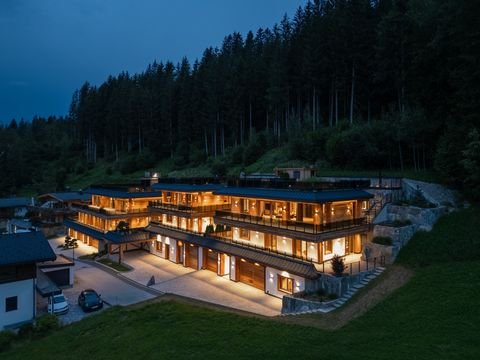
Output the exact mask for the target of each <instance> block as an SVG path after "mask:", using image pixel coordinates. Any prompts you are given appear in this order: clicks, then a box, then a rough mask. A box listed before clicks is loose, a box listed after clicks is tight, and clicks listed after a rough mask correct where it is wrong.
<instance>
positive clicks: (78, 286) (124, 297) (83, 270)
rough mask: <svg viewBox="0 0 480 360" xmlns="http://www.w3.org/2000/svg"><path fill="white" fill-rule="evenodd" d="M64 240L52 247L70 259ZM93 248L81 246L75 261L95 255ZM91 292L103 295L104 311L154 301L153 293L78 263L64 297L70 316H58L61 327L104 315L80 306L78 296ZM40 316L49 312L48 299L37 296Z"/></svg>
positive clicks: (56, 241)
mask: <svg viewBox="0 0 480 360" xmlns="http://www.w3.org/2000/svg"><path fill="white" fill-rule="evenodd" d="M63 239H64V237H60V238H54V239H51V240H50V245H51V246H52V248H53V249H54V251H55V252H56V253H61V254H64V255H65V256H69V257H71V253H72V250H63V249H61V248H58V247H57V245H58V244H61V243H63ZM92 249H93V248H91V247H90V246H87V245H84V244H80V246H79V248H77V249H75V258H77V255H78V256H81V255H84V254H90V253H92V252H93V250H92ZM87 288H92V289H95V290H96V291H97V292H98V293H99V294H101V295H102V299H103V300H104V301H105V305H104V307H103V309H106V308H108V307H109V306H114V305H131V304H135V303H138V302H141V301H145V300H148V299H152V298H154V297H155V295H153V294H152V293H151V292H148V291H145V290H143V289H141V287H139V286H134V285H132V284H130V283H128V282H127V281H125V280H123V279H122V278H119V277H117V276H115V275H113V274H112V273H111V272H108V271H105V270H103V269H102V268H99V267H97V266H93V265H91V264H90V263H88V262H83V261H81V260H78V259H76V260H75V277H74V285H73V287H71V288H65V289H63V293H64V294H65V297H66V298H67V300H68V303H69V305H70V309H69V311H68V313H67V314H64V315H59V319H60V321H61V322H62V323H64V324H68V323H71V322H74V321H78V320H81V319H82V318H84V317H85V316H90V315H93V314H97V313H99V312H101V311H102V310H101V311H96V312H92V313H84V312H83V310H82V309H81V308H80V307H79V306H78V304H77V299H78V295H79V294H80V292H81V291H82V290H83V289H87ZM37 305H38V306H37V309H38V313H39V314H41V313H46V312H47V299H46V298H42V297H41V296H40V295H38V296H37Z"/></svg>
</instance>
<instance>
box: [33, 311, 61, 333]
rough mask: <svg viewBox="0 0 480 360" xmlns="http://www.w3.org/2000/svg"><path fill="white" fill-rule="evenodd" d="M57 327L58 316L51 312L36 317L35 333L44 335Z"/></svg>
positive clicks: (58, 325)
mask: <svg viewBox="0 0 480 360" xmlns="http://www.w3.org/2000/svg"><path fill="white" fill-rule="evenodd" d="M59 327H60V323H59V322H58V318H57V317H56V316H55V315H53V314H46V315H42V316H40V317H38V318H37V321H36V323H35V328H34V330H35V333H36V334H40V335H44V334H47V333H49V332H51V331H53V330H56V329H58V328H59Z"/></svg>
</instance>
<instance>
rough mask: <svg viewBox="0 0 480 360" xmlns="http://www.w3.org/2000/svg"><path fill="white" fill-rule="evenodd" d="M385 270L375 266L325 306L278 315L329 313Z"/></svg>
mask: <svg viewBox="0 0 480 360" xmlns="http://www.w3.org/2000/svg"><path fill="white" fill-rule="evenodd" d="M384 271H385V268H384V267H377V268H375V270H373V272H372V273H370V274H368V275H367V276H366V277H365V278H364V279H363V280H362V281H361V282H360V283H359V284H357V285H354V286H352V288H351V289H350V290H349V291H347V292H346V293H345V294H344V295H343V296H342V297H341V298H339V299H337V300H335V301H334V302H332V303H330V304H329V305H327V306H326V307H322V308H320V309H315V310H307V311H300V312H295V313H287V314H281V315H280V316H293V315H305V314H314V313H324V314H325V313H329V312H330V311H333V310H335V309H338V308H339V307H341V306H342V305H344V304H345V303H346V302H347V301H348V300H350V298H351V297H352V296H353V295H355V293H356V292H357V291H358V290H360V289H361V288H363V287H364V286H365V285H367V284H368V283H369V282H370V281H372V280H373V279H375V278H376V277H377V276H379V275H380V274H381V273H383V272H384Z"/></svg>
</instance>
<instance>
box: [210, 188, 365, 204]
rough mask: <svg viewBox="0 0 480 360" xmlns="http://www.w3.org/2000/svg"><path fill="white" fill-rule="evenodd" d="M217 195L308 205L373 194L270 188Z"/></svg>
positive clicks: (359, 191)
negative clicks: (295, 202) (286, 201)
mask: <svg viewBox="0 0 480 360" xmlns="http://www.w3.org/2000/svg"><path fill="white" fill-rule="evenodd" d="M213 193H214V194H215V195H227V196H239V197H251V198H257V199H271V200H288V201H299V202H307V203H324V202H329V201H342V200H355V199H370V198H372V197H373V195H372V194H369V193H368V192H366V191H364V190H358V189H350V190H322V191H300V190H284V189H269V188H265V189H264V188H243V187H224V188H222V189H220V190H217V191H214V192H213Z"/></svg>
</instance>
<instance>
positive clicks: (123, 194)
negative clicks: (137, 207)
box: [88, 188, 161, 199]
mask: <svg viewBox="0 0 480 360" xmlns="http://www.w3.org/2000/svg"><path fill="white" fill-rule="evenodd" d="M88 192H90V193H91V194H92V195H101V196H108V197H112V198H121V199H138V198H150V197H160V196H161V194H160V193H159V192H158V191H132V192H129V191H123V190H114V189H104V188H90V189H88Z"/></svg>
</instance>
